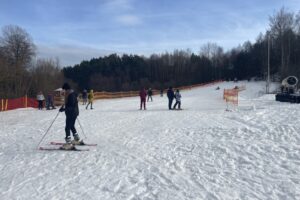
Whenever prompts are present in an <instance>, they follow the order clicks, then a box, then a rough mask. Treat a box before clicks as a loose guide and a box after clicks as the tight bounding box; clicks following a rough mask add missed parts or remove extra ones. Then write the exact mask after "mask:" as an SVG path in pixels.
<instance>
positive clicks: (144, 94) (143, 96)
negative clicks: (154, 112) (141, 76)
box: [139, 88, 147, 110]
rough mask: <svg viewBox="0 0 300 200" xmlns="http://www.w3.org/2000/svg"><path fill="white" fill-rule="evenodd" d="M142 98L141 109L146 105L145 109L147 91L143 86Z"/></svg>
mask: <svg viewBox="0 0 300 200" xmlns="http://www.w3.org/2000/svg"><path fill="white" fill-rule="evenodd" d="M139 95H140V99H141V104H140V110H142V107H143V105H144V110H146V97H147V92H146V90H145V88H142V89H141V90H140V94H139Z"/></svg>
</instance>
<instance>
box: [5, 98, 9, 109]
mask: <svg viewBox="0 0 300 200" xmlns="http://www.w3.org/2000/svg"><path fill="white" fill-rule="evenodd" d="M7 104H8V99H6V104H5V110H7Z"/></svg>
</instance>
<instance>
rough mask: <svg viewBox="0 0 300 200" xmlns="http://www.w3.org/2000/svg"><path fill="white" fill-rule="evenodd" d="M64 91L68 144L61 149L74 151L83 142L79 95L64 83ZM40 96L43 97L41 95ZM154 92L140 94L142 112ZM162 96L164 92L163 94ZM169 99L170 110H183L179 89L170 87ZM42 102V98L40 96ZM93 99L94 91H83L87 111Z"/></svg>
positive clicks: (62, 107)
mask: <svg viewBox="0 0 300 200" xmlns="http://www.w3.org/2000/svg"><path fill="white" fill-rule="evenodd" d="M62 89H63V90H64V91H65V101H64V104H63V105H62V106H61V108H60V109H59V112H65V115H66V124H65V134H66V137H65V141H66V143H65V144H64V145H63V146H62V147H61V148H62V149H65V150H73V149H75V145H76V144H82V143H83V141H81V140H80V137H79V135H78V133H77V130H76V128H75V122H76V119H77V117H78V115H79V108H78V99H77V94H76V93H75V92H74V90H72V89H71V86H70V85H69V84H68V83H64V84H63V86H62ZM39 95H42V94H41V93H39ZM152 95H153V92H152V90H151V88H149V89H148V91H146V89H145V88H142V89H141V90H140V92H139V96H140V100H141V101H140V109H141V110H142V107H144V110H146V97H147V96H148V99H147V101H149V100H151V101H153V99H152ZM161 96H162V92H161ZM167 97H168V100H169V104H168V106H169V110H173V109H176V106H177V105H178V109H181V94H180V92H179V90H178V89H177V90H176V92H175V93H174V91H173V88H172V87H169V89H168V91H167ZM38 98H40V99H41V100H42V97H41V96H39V97H38ZM93 99H94V93H93V90H90V91H89V93H87V91H86V90H83V92H82V100H83V105H86V104H87V101H88V104H87V105H86V107H85V108H86V109H88V106H89V105H91V107H90V108H91V109H93ZM174 99H175V100H176V102H175V104H174V106H173V107H172V103H173V100H174ZM71 132H72V135H73V138H74V140H72V139H71Z"/></svg>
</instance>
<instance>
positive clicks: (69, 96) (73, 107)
mask: <svg viewBox="0 0 300 200" xmlns="http://www.w3.org/2000/svg"><path fill="white" fill-rule="evenodd" d="M62 89H64V90H65V104H64V105H62V107H61V108H60V109H59V111H60V112H65V114H66V127H65V131H66V137H65V140H66V143H67V144H69V146H68V147H70V148H71V147H72V146H73V145H72V141H71V135H70V131H72V134H73V137H74V142H73V143H75V144H76V143H79V142H80V137H79V135H78V133H77V131H76V129H75V122H76V118H77V116H78V115H79V109H78V101H77V95H76V93H75V92H74V91H73V90H72V89H71V87H70V85H69V84H68V83H64V85H63V86H62Z"/></svg>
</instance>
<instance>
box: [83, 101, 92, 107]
mask: <svg viewBox="0 0 300 200" xmlns="http://www.w3.org/2000/svg"><path fill="white" fill-rule="evenodd" d="M90 104H91V109H93V102H92V101H90V102H89V103H88V104H87V105H86V107H85V109H88V107H89V105H90Z"/></svg>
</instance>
